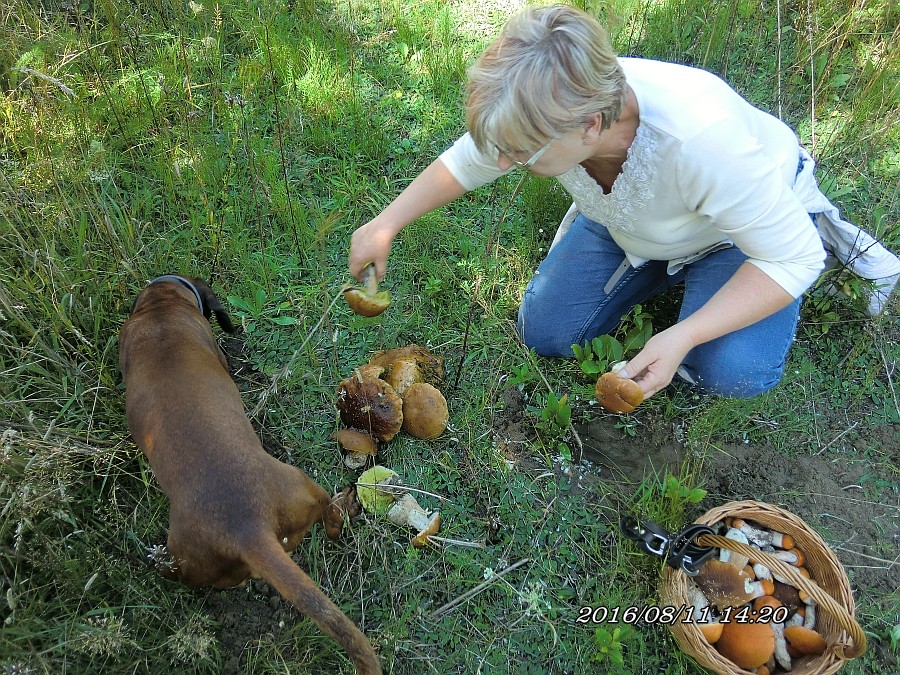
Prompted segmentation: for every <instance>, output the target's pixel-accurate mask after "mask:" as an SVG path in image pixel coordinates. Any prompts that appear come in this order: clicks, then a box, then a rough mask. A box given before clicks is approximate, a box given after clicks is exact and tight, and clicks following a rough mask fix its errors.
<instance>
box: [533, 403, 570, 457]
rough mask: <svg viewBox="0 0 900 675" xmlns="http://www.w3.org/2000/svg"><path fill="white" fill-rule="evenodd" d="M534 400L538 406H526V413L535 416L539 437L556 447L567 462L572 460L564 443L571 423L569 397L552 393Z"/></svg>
mask: <svg viewBox="0 0 900 675" xmlns="http://www.w3.org/2000/svg"><path fill="white" fill-rule="evenodd" d="M535 400H536V402H537V404H538V405H536V406H528V408H527V409H528V411H529V412H531V413H532V414H534V415H536V416H537V421H536V422H535V426H536V427H537V429H538V431H539V432H541V437H542V438H543V439H544V440H545V441H546V442H547V443H548V445H551V446H552V445H556V450H557V452H559V454H560V455H562V457H563V458H564V459H566V460H568V461H571V460H572V450H571V449H570V448H569V446H568V445H567V444H566V442H565V438H566V436H567V435H568V433H569V423H570V422H571V421H572V406H570V405H569V395H568V394H563V395H562V396H557V395H556V394H554V393H553V392H550V393H549V394H547V396H546V398H545V397H543V396H541V395H540V394H537V395H536V397H535Z"/></svg>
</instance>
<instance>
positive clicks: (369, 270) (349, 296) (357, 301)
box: [344, 264, 391, 316]
mask: <svg viewBox="0 0 900 675" xmlns="http://www.w3.org/2000/svg"><path fill="white" fill-rule="evenodd" d="M363 283H364V284H365V287H364V288H346V289H344V299H345V300H346V301H347V304H348V305H349V306H350V309H352V310H353V311H354V312H356V313H357V314H359V315H360V316H378V315H379V314H381V313H382V312H383V311H384V310H386V309H387V308H388V306H389V305H390V304H391V295H390V293H388V292H387V291H380V292H379V291H378V279H377V277H376V276H375V265H372V264H369V265H367V266H366V268H365V269H364V270H363Z"/></svg>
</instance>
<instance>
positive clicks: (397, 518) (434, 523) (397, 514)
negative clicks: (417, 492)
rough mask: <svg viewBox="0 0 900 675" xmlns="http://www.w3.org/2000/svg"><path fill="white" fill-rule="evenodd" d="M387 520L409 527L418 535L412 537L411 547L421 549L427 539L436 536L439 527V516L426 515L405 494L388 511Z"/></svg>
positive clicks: (413, 499)
mask: <svg viewBox="0 0 900 675" xmlns="http://www.w3.org/2000/svg"><path fill="white" fill-rule="evenodd" d="M387 517H388V519H389V520H390V521H391V522H392V523H394V524H395V525H399V526H400V527H410V528H412V530H413V531H414V532H418V534H417V535H416V536H415V537H413V539H412V542H411V543H412V545H413V546H415V547H416V548H421V547H423V546H425V545H426V544H427V543H428V537H430V536H431V535H433V534H437V531H438V529H439V528H440V526H441V514H440V513H439V512H437V511H434V512H433V513H428V512H427V511H426V510H425V509H423V508H422V507H421V506H419V503H418V502H417V501H416V499H415V497H413V496H412V495H411V494H405V495H403V496H402V497H400V499H398V500H397V502H396V503H395V504H394V505H393V506H392V507H391V508H390V509H389V510H388V512H387Z"/></svg>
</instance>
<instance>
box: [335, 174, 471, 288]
mask: <svg viewBox="0 0 900 675" xmlns="http://www.w3.org/2000/svg"><path fill="white" fill-rule="evenodd" d="M465 191H466V190H465V188H464V187H463V186H462V185H460V183H459V182H458V181H457V180H456V179H455V178H454V177H453V175H452V174H451V173H450V172H449V171H448V170H447V167H445V166H444V163H443V162H441V160H440V159H436V160H434V161H433V162H432V163H431V164H429V165H428V167H427V168H426V169H425V170H424V171H423V172H422V173H420V174H419V175H418V176H417V177H416V178H415V180H413V182H412V183H410V184H409V185H408V186H407V187H406V189H405V190H404V191H403V192H401V193H400V195H399V196H398V197H397V198H396V199H395V200H394V201H393V202H391V203H390V204H389V205H388V206H387V208H386V209H385V210H384V211H382V212H381V213H380V214H378V215H377V216H375V217H374V218H373V219H372V220H370V221H369V222H368V223H366V224H365V225H363V226H362V227H360V228H359V229H357V230H356V231H355V232H354V233H353V235H352V236H351V237H350V256H349V260H348V264H349V267H350V274H351V276H353V277H354V278H356V279H357V280H359V281H362V279H360V277H361V276H362V271H363V270H364V269H365V267H366V265H369V264H374V265H375V276H376V278H377V279H378V281H379V282H380V281H381V280H382V278H383V277H384V274H385V272H386V271H387V259H388V256H389V255H390V253H391V243H392V242H393V241H394V237H396V236H397V235H398V234H399V233H400V231H401V230H403V228H404V227H406V226H407V225H409V224H410V223H411V222H412V221H414V220H415V219H416V218H418V217H420V216H423V215H425V214H426V213H428V212H429V211H431V210H433V209H436V208H438V207H439V206H444V205H445V204H449V203H450V202H452V201H453V200H454V199H456V198H457V197H459V196H460V195H462V194H463V193H464V192H465Z"/></svg>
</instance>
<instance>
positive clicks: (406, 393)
mask: <svg viewBox="0 0 900 675" xmlns="http://www.w3.org/2000/svg"><path fill="white" fill-rule="evenodd" d="M443 378H444V361H443V359H442V358H441V357H439V356H437V355H435V354H433V353H432V352H430V351H429V350H427V349H425V348H424V347H420V346H419V345H416V344H410V345H407V346H405V347H398V348H397V349H388V350H385V351H380V352H376V353H375V354H374V355H373V356H372V358H371V359H369V362H368V363H366V364H365V365H362V366H359V367H358V368H355V369H354V370H353V373H352V374H351V375H350V377H348V378H347V379H345V380H341V382H340V384H338V388H337V402H336V404H337V409H338V413H339V414H340V418H341V422H342V423H343V424H344V425H345V427H346V428H343V429H341V430H340V431H338V433H337V440H338V443H339V444H340V446H341V447H342V448H343V449H344V450H346V451H347V456H346V457H345V458H344V463H345V464H346V465H347V466H348V467H349V468H351V469H361V468H362V467H363V466H365V464H366V463H367V462H368V460H369V458H370V457H373V456H375V455H376V454H377V453H378V443H387V442H388V441H390V440H391V439H392V438H393V437H394V436H396V435H397V433H399V431H400V429H403V430H404V431H406V432H407V433H408V434H410V435H411V436H415V437H416V438H423V439H432V438H437V437H438V436H440V435H441V434H442V433H443V432H444V429H446V428H447V420H448V417H449V416H448V411H447V400H446V399H445V398H444V395H443V394H442V393H441V392H440V390H439V389H438V388H437V386H436V385H439V384H440V383H441V382H442V381H443Z"/></svg>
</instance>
